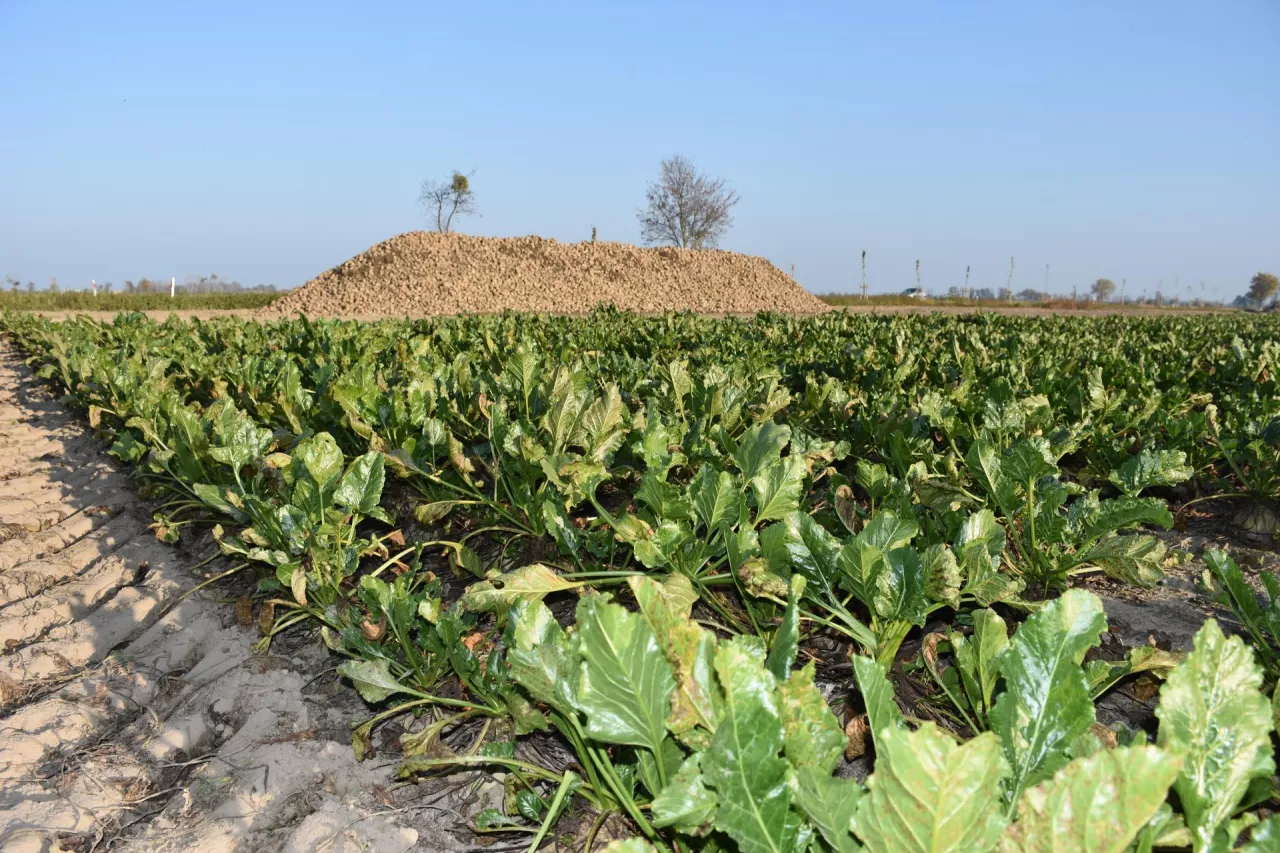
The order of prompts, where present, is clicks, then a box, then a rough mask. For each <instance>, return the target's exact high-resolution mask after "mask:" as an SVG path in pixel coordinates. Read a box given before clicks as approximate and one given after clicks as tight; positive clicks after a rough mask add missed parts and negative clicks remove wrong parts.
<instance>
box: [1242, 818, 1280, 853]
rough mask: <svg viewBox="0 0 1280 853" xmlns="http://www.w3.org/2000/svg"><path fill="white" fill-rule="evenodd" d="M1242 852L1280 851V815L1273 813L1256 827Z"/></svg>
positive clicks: (1274, 852)
mask: <svg viewBox="0 0 1280 853" xmlns="http://www.w3.org/2000/svg"><path fill="white" fill-rule="evenodd" d="M1240 853H1280V815H1274V814H1273V815H1272V816H1271V817H1269V818H1267V819H1266V820H1264V821H1263V822H1262V823H1260V824H1258V825H1257V826H1256V827H1254V830H1253V835H1252V836H1251V837H1250V838H1249V842H1248V843H1247V844H1245V845H1244V846H1243V847H1241V848H1240Z"/></svg>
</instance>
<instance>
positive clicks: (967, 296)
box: [964, 264, 969, 299]
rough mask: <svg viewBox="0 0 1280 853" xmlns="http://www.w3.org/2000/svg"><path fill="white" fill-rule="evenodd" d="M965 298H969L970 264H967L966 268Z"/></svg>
mask: <svg viewBox="0 0 1280 853" xmlns="http://www.w3.org/2000/svg"><path fill="white" fill-rule="evenodd" d="M964 298H965V299H968V298H969V265H968V264H965V267H964Z"/></svg>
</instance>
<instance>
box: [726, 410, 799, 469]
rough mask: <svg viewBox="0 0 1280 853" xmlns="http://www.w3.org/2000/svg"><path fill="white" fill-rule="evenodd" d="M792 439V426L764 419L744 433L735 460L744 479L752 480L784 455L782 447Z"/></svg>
mask: <svg viewBox="0 0 1280 853" xmlns="http://www.w3.org/2000/svg"><path fill="white" fill-rule="evenodd" d="M790 440H791V427H788V426H783V425H781V424H775V423H774V422H773V421H764V422H763V423H758V424H756V425H755V426H753V427H751V428H750V429H748V430H747V431H746V432H745V433H743V435H742V438H741V440H739V442H738V449H737V450H735V451H734V452H733V461H734V462H735V463H736V464H737V466H738V470H739V471H741V472H742V479H744V480H746V481H747V482H750V481H751V480H752V479H754V478H755V476H756V475H757V474H759V473H760V472H762V471H764V470H765V469H766V468H768V467H769V466H770V465H771V464H773V463H775V462H776V461H777V460H778V459H779V457H781V455H782V448H784V447H786V446H787V442H789V441H790Z"/></svg>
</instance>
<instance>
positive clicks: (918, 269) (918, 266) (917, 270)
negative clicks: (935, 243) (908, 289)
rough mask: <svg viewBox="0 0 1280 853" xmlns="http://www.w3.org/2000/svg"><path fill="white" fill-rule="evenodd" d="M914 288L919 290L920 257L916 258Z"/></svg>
mask: <svg viewBox="0 0 1280 853" xmlns="http://www.w3.org/2000/svg"><path fill="white" fill-rule="evenodd" d="M916 290H917V291H918V290H920V259H919V258H916Z"/></svg>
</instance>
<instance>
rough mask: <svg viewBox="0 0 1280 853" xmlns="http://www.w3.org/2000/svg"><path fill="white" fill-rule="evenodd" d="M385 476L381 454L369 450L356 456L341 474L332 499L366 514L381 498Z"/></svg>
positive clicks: (374, 507) (375, 506)
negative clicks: (340, 479)
mask: <svg viewBox="0 0 1280 853" xmlns="http://www.w3.org/2000/svg"><path fill="white" fill-rule="evenodd" d="M385 478H386V474H385V471H384V468H383V461H382V454H381V453H376V452H374V451H372V450H371V451H369V452H368V453H366V454H364V455H363V456H360V457H357V458H356V460H355V461H354V462H352V463H351V465H350V467H348V468H347V472H346V473H345V474H343V475H342V481H341V482H340V483H338V489H337V491H335V492H334V493H333V500H334V502H335V503H337V504H338V505H339V506H344V507H346V508H347V509H349V510H352V511H353V512H358V513H361V514H363V515H368V514H369V513H371V512H373V511H374V509H376V508H377V506H378V501H379V500H381V499H382V484H383V482H384V480H385Z"/></svg>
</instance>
